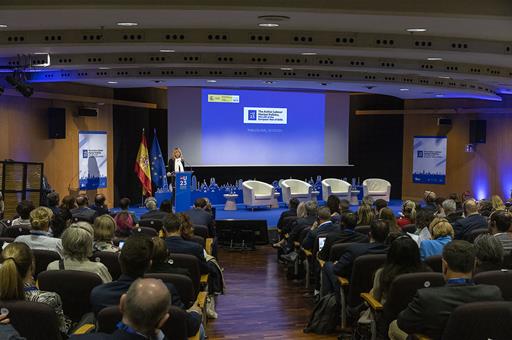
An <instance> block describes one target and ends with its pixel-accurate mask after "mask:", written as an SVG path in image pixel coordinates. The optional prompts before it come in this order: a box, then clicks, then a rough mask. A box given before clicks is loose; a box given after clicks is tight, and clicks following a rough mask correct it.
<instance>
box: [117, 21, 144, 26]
mask: <svg viewBox="0 0 512 340" xmlns="http://www.w3.org/2000/svg"><path fill="white" fill-rule="evenodd" d="M116 25H117V26H123V27H133V26H139V23H138V22H118V23H117V24H116Z"/></svg>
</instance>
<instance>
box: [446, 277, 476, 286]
mask: <svg viewBox="0 0 512 340" xmlns="http://www.w3.org/2000/svg"><path fill="white" fill-rule="evenodd" d="M446 283H448V284H452V285H460V284H473V281H472V280H471V279H464V278H455V279H448V281H446Z"/></svg>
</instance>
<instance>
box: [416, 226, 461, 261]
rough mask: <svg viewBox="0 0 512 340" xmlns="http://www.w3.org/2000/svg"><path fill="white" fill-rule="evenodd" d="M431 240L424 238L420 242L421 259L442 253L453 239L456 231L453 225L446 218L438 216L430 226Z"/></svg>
mask: <svg viewBox="0 0 512 340" xmlns="http://www.w3.org/2000/svg"><path fill="white" fill-rule="evenodd" d="M429 230H430V234H431V235H432V239H431V240H422V241H421V242H420V254H421V259H422V260H425V259H426V258H427V257H429V256H434V255H440V254H442V253H443V248H444V246H446V245H447V244H448V243H450V242H451V241H452V240H453V237H454V232H453V228H452V225H451V224H450V223H449V222H448V220H447V219H446V218H439V217H436V218H434V220H433V221H432V223H430V226H429Z"/></svg>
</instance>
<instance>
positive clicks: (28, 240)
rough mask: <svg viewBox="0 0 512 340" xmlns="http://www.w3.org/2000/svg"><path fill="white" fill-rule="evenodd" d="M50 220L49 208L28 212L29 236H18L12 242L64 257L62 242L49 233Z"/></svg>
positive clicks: (50, 212)
mask: <svg viewBox="0 0 512 340" xmlns="http://www.w3.org/2000/svg"><path fill="white" fill-rule="evenodd" d="M51 220H52V211H51V210H50V208H46V207H39V208H36V209H34V210H32V211H31V212H30V225H31V226H32V229H31V230H30V235H21V236H18V237H16V239H15V240H14V242H23V243H25V244H26V245H27V246H29V248H30V249H38V250H50V251H54V252H56V253H58V254H59V255H60V256H61V257H62V256H63V255H64V250H63V249H62V240H61V239H58V238H54V237H52V235H51V234H50V233H49V229H50V221H51Z"/></svg>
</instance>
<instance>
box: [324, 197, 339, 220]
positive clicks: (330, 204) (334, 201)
mask: <svg viewBox="0 0 512 340" xmlns="http://www.w3.org/2000/svg"><path fill="white" fill-rule="evenodd" d="M325 205H326V207H327V208H329V211H330V212H331V216H337V215H339V214H340V213H341V210H340V198H339V197H338V196H336V195H329V197H327V202H326V204H325Z"/></svg>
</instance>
